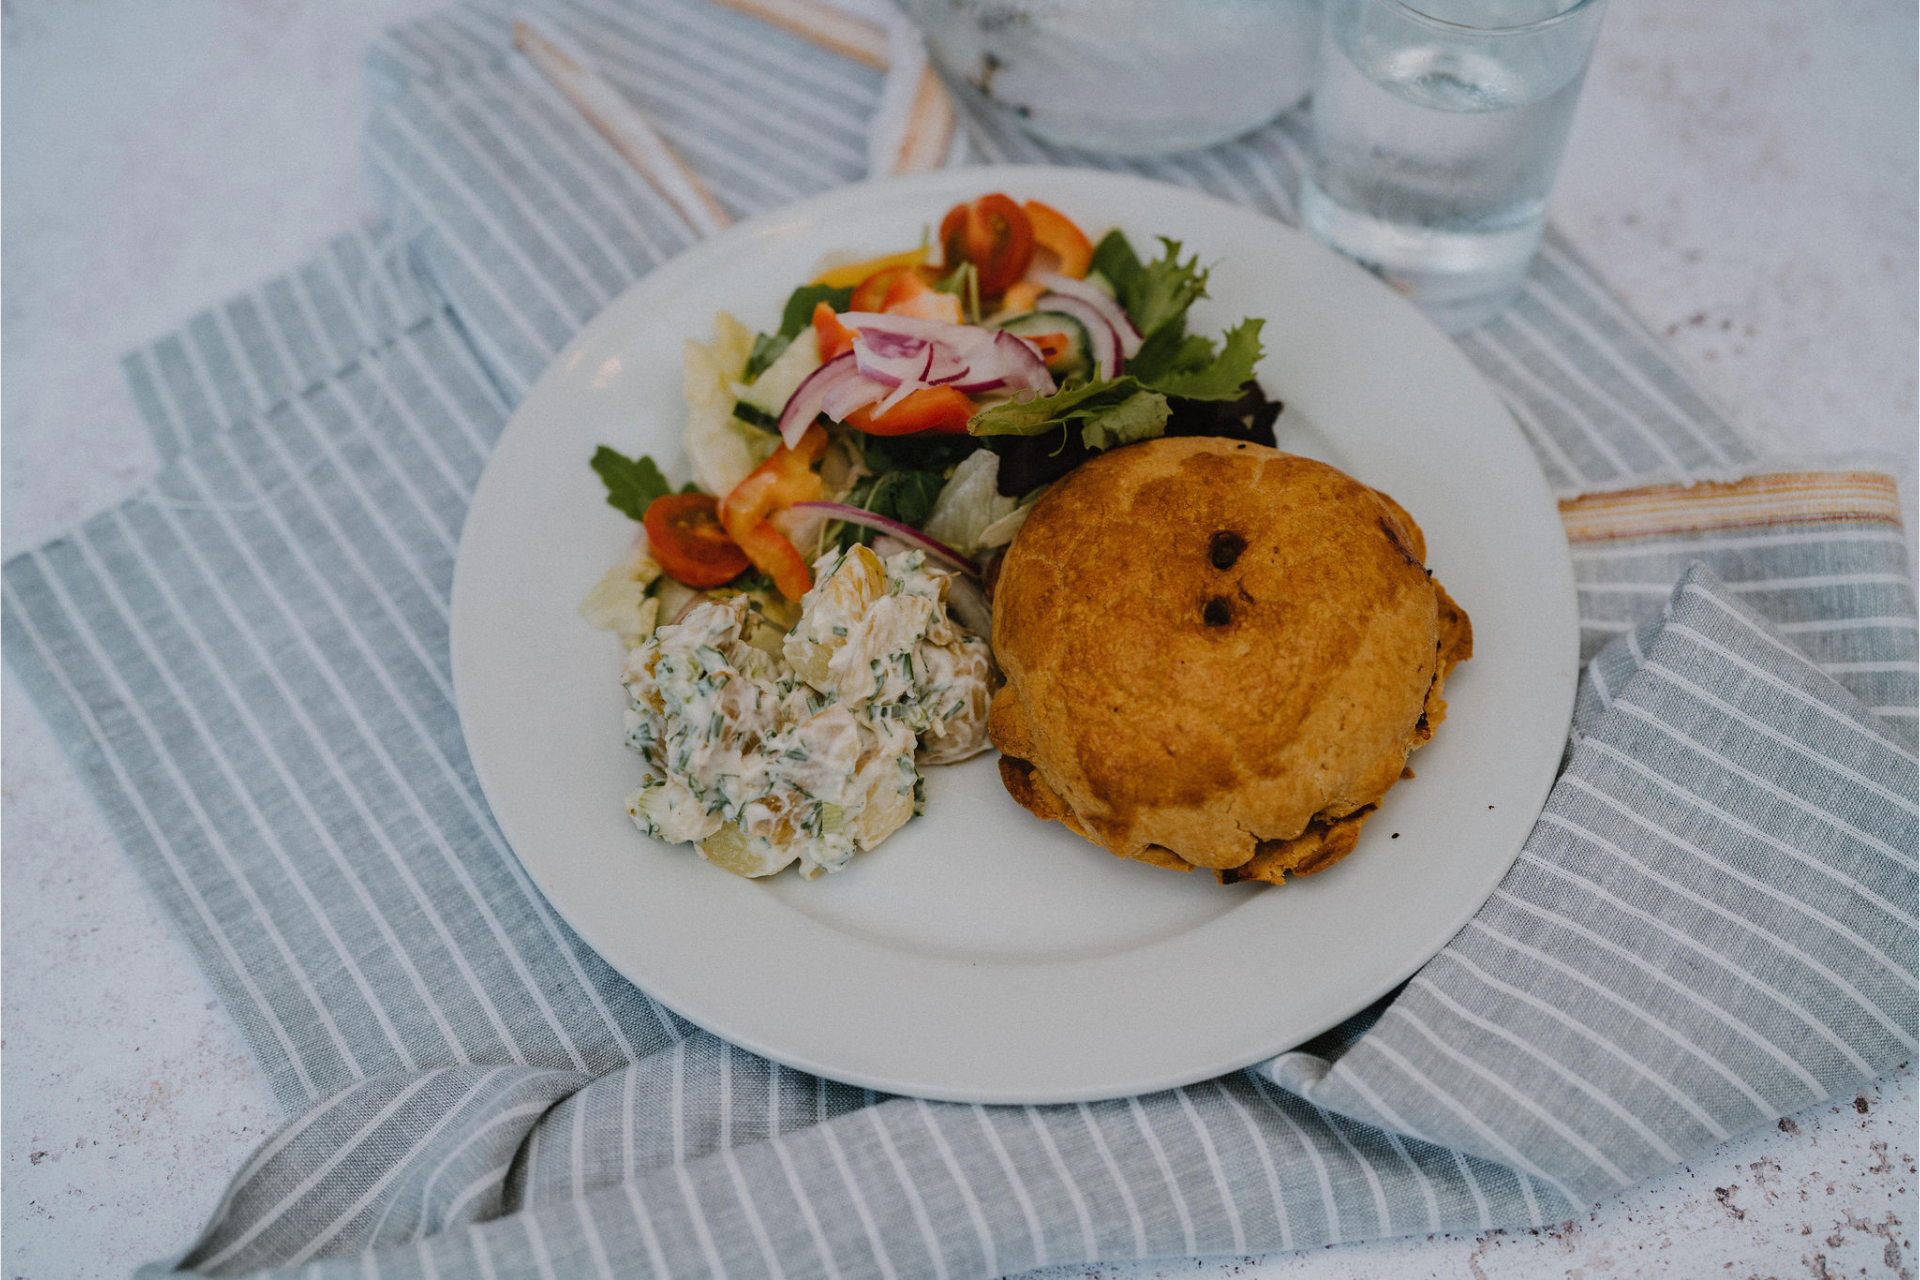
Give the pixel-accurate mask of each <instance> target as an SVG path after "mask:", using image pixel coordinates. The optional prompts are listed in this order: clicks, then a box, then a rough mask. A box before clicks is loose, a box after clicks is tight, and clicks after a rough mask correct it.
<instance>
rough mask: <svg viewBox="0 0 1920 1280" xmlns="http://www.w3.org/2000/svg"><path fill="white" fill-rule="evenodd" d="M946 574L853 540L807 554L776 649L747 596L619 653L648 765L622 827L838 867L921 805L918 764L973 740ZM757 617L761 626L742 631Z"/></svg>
mask: <svg viewBox="0 0 1920 1280" xmlns="http://www.w3.org/2000/svg"><path fill="white" fill-rule="evenodd" d="M951 581H952V579H951V576H950V575H948V574H946V573H944V572H939V571H935V570H931V569H929V568H928V567H927V565H926V562H925V558H924V557H923V556H922V555H921V553H920V552H918V551H909V552H902V553H900V554H898V555H895V556H893V557H892V558H890V559H888V560H886V561H882V560H881V559H880V557H879V556H877V555H875V554H874V552H873V551H872V550H871V549H870V548H867V547H861V546H856V547H854V548H853V549H852V550H851V551H849V552H847V553H845V554H844V555H843V554H842V553H840V552H838V551H832V552H829V553H828V554H826V555H825V556H822V557H821V558H820V560H819V562H818V563H817V564H816V565H815V566H814V586H813V589H812V590H811V591H809V592H808V593H807V595H806V598H805V599H804V600H803V601H802V602H801V616H800V621H799V622H798V623H796V624H795V625H794V627H793V629H792V630H791V631H789V632H787V633H786V635H785V637H784V638H783V639H782V641H781V643H780V646H779V649H780V651H779V653H778V654H773V653H769V652H768V651H767V650H768V649H769V648H771V647H772V646H771V644H769V643H768V642H767V641H765V640H762V641H761V643H762V645H763V646H765V647H761V648H756V647H755V646H754V645H753V644H751V643H749V637H752V638H753V639H760V638H761V636H762V635H765V634H766V628H765V627H764V625H763V620H762V619H761V618H759V617H758V616H757V615H756V614H755V612H754V610H753V607H752V605H751V604H750V603H749V601H748V600H747V599H746V597H744V596H736V597H734V598H732V599H730V600H723V601H710V602H707V603H703V604H700V605H696V606H695V607H694V608H693V609H692V610H691V611H689V612H688V613H687V615H686V617H685V618H683V619H682V620H681V621H680V622H679V623H678V624H676V625H672V626H665V627H661V628H660V629H659V630H657V631H655V632H654V633H653V635H652V636H651V637H649V638H648V639H646V640H645V641H644V642H642V643H641V644H640V645H639V646H638V647H637V648H635V649H633V650H632V651H631V653H630V654H629V655H628V658H627V665H626V670H625V672H624V674H623V676H622V683H623V684H624V685H625V686H626V689H627V693H628V696H629V698H630V699H631V701H630V705H629V709H628V713H627V745H628V746H630V747H632V748H633V749H634V750H635V751H637V752H639V753H640V755H641V756H642V757H643V758H644V759H645V760H646V762H647V765H648V769H649V775H648V777H647V778H646V780H645V781H644V782H643V783H642V784H641V786H640V789H639V790H637V791H635V792H634V793H633V794H632V795H631V796H629V797H628V799H627V812H628V814H629V815H631V816H632V818H633V821H634V824H635V825H636V826H638V827H639V828H640V829H641V830H642V831H644V832H646V833H647V834H648V835H651V836H655V837H657V838H659V839H661V840H666V841H669V842H673V843H679V842H683V841H691V842H693V843H694V844H695V845H696V846H697V847H698V848H699V850H700V853H701V856H702V857H705V858H706V859H707V860H708V861H710V862H713V863H715V864H717V865H719V866H722V867H725V868H726V869H727V870H729V871H732V872H734V873H735V874H737V875H743V876H764V875H772V874H773V873H775V872H777V871H780V870H781V869H783V868H785V867H787V866H789V865H791V864H792V863H794V862H796V861H797V862H798V863H799V864H800V871H801V874H802V875H804V876H807V877H808V878H812V877H813V876H816V875H819V874H820V873H821V872H822V871H837V870H839V869H840V868H841V867H843V866H845V865H846V864H847V862H848V861H849V860H850V859H851V858H852V857H853V855H854V854H855V853H856V852H858V851H860V850H864V849H871V848H873V847H874V846H875V845H877V844H879V843H880V842H881V841H882V840H885V839H886V838H887V837H888V836H889V835H891V834H893V832H895V831H897V830H898V829H899V828H900V827H901V826H902V825H903V824H904V823H905V822H906V821H907V819H909V818H911V817H912V816H913V815H914V814H915V813H917V812H918V811H919V808H920V800H919V796H920V793H921V788H920V781H921V779H920V772H919V769H918V767H917V764H916V759H915V757H916V753H917V755H918V758H919V763H925V764H945V763H950V762H952V761H956V760H963V759H965V758H967V757H968V756H971V755H974V754H976V753H977V752H979V751H981V750H982V749H984V748H985V747H986V745H987V731H986V725H987V703H988V698H989V695H990V694H991V692H992V690H991V684H990V682H991V679H992V671H993V665H992V660H991V657H990V654H989V651H988V647H987V643H986V641H984V640H982V639H981V638H980V637H978V636H975V635H971V634H968V633H966V632H964V631H962V630H960V629H959V628H957V627H955V626H954V625H953V623H952V621H951V620H950V619H949V618H948V617H947V610H946V596H947V590H948V587H949V585H950V583H951ZM756 630H758V631H759V632H760V635H756V634H755V632H756Z"/></svg>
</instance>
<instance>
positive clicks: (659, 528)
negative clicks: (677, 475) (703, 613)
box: [644, 493, 749, 588]
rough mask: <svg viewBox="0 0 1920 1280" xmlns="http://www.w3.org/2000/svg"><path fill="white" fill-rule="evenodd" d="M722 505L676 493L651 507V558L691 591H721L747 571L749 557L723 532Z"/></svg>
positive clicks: (699, 495) (648, 520)
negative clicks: (700, 588)
mask: <svg viewBox="0 0 1920 1280" xmlns="http://www.w3.org/2000/svg"><path fill="white" fill-rule="evenodd" d="M719 505H720V504H719V503H717V502H715V501H714V500H713V498H712V497H711V496H710V495H708V494H704V493H672V494H668V495H667V496H666V497H664V498H655V499H654V500H653V501H652V502H650V503H648V504H647V515H646V519H645V521H644V523H645V524H646V526H647V542H648V543H649V545H650V549H651V550H652V552H653V558H654V559H655V560H657V561H659V562H660V567H661V568H662V569H665V570H666V571H667V576H668V577H671V578H674V579H677V580H678V581H680V582H684V583H686V584H687V585H688V586H690V587H702V588H704V587H717V586H720V585H721V584H722V583H725V582H731V581H732V580H733V579H735V578H737V577H739V576H740V575H741V574H743V573H745V572H746V571H747V565H748V563H749V562H748V560H747V555H746V552H744V551H742V550H741V549H740V548H739V547H738V546H736V545H735V544H734V541H733V539H732V538H730V537H728V536H727V531H726V530H725V529H724V528H722V527H721V524H720V515H719Z"/></svg>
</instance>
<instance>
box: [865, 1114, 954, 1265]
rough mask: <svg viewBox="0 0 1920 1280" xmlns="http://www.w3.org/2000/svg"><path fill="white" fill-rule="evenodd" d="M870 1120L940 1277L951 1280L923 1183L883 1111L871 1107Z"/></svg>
mask: <svg viewBox="0 0 1920 1280" xmlns="http://www.w3.org/2000/svg"><path fill="white" fill-rule="evenodd" d="M863 1114H865V1116H866V1117H867V1123H868V1124H869V1125H870V1126H872V1128H873V1132H874V1134H875V1136H877V1137H878V1138H879V1139H880V1150H881V1153H882V1154H884V1155H885V1156H886V1158H887V1163H888V1164H889V1165H891V1166H892V1167H893V1172H894V1176H895V1177H897V1178H898V1179H899V1186H900V1190H901V1191H903V1192H904V1193H906V1197H907V1210H908V1212H909V1213H911V1214H912V1215H913V1223H914V1226H915V1227H917V1228H918V1229H919V1231H920V1238H921V1240H922V1241H924V1242H925V1244H926V1247H927V1257H928V1259H929V1260H930V1261H931V1262H932V1263H933V1274H934V1276H935V1278H936V1280H947V1257H946V1250H945V1249H943V1248H942V1247H941V1245H940V1236H939V1234H938V1233H937V1232H935V1231H934V1229H933V1220H932V1219H931V1218H930V1217H929V1216H928V1215H927V1202H926V1198H925V1197H924V1196H922V1195H921V1194H920V1184H919V1183H918V1182H917V1181H915V1180H914V1176H913V1172H912V1170H910V1169H908V1168H907V1164H906V1161H904V1160H902V1159H901V1158H900V1151H899V1148H897V1147H895V1146H894V1144H893V1136H892V1135H891V1134H889V1133H888V1132H887V1126H886V1122H885V1121H884V1120H882V1119H881V1118H880V1110H879V1108H877V1107H873V1106H869V1107H867V1108H866V1110H865V1112H864V1113H863Z"/></svg>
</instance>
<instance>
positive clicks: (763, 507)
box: [720, 424, 827, 600]
mask: <svg viewBox="0 0 1920 1280" xmlns="http://www.w3.org/2000/svg"><path fill="white" fill-rule="evenodd" d="M826 452H827V433H826V432H825V431H822V430H821V429H820V427H819V425H818V424H815V425H814V426H811V427H808V428H807V432H806V434H805V435H803V436H802V437H800V444H799V446H798V447H797V448H793V449H789V448H787V446H786V445H784V444H783V445H781V446H780V447H779V448H778V449H775V450H774V451H773V456H772V457H770V458H768V459H767V460H766V461H765V462H763V463H761V464H760V465H759V466H757V467H755V468H754V469H753V470H752V471H751V472H749V473H748V475H747V478H746V479H744V480H742V481H741V482H740V483H739V484H737V485H735V486H734V487H733V491H732V492H731V493H729V494H727V496H726V497H725V498H723V499H721V502H720V523H721V524H722V525H724V526H725V527H726V531H727V533H728V535H729V536H731V537H732V539H733V540H734V541H735V542H736V543H738V544H739V546H740V549H741V550H742V551H743V552H745V553H746V556H747V559H749V560H751V561H752V562H753V564H754V567H755V568H757V569H759V570H760V571H761V572H762V573H764V574H766V575H767V576H768V577H770V578H772V579H773V585H774V586H776V587H778V588H780V594H781V595H783V596H785V597H786V598H787V599H789V600H798V599H799V598H800V597H801V596H804V595H805V594H807V589H808V588H809V587H811V586H812V585H813V575H812V573H810V572H809V571H808V569H807V562H806V560H805V559H803V558H802V557H801V555H800V552H799V551H798V550H796V549H795V548H794V545H793V544H792V543H791V542H789V541H787V538H786V535H785V534H783V533H781V532H780V531H779V530H778V529H776V528H774V527H773V525H771V524H770V523H768V521H767V516H768V515H770V514H771V513H773V512H775V511H778V510H779V509H780V508H782V507H790V506H792V505H793V504H794V503H796V502H811V501H813V500H814V499H815V498H818V497H819V496H820V476H819V473H818V472H816V471H814V469H813V464H814V463H816V462H818V461H820V459H821V457H822V456H823V455H825V453H826Z"/></svg>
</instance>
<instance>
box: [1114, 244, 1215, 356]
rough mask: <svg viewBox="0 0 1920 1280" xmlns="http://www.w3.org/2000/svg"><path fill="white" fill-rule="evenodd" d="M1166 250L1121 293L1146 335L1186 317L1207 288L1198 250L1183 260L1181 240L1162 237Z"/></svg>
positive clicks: (1129, 312)
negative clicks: (1188, 309) (1181, 257)
mask: <svg viewBox="0 0 1920 1280" xmlns="http://www.w3.org/2000/svg"><path fill="white" fill-rule="evenodd" d="M1160 243H1161V244H1163V245H1165V246H1166V253H1165V254H1164V255H1162V256H1161V257H1159V258H1156V259H1154V260H1153V261H1152V262H1149V263H1148V264H1146V266H1144V267H1142V268H1141V269H1140V273H1139V274H1138V275H1137V276H1135V277H1134V278H1133V280H1132V282H1131V283H1130V284H1129V285H1128V286H1127V288H1126V289H1125V290H1124V291H1123V292H1121V293H1120V294H1119V295H1118V296H1119V298H1120V305H1121V306H1122V307H1125V308H1126V311H1127V317H1128V318H1129V319H1131V320H1132V321H1133V327H1134V328H1136V329H1138V330H1139V331H1140V333H1141V335H1142V336H1143V337H1151V336H1152V335H1153V334H1155V333H1157V332H1158V331H1159V330H1160V329H1161V328H1162V327H1163V326H1165V325H1167V324H1170V323H1172V322H1173V321H1176V320H1180V321H1184V320H1185V319H1186V315H1187V308H1188V307H1191V306H1192V305H1193V304H1194V302H1195V301H1197V300H1198V299H1200V298H1202V297H1204V296H1205V295H1206V292H1207V275H1208V273H1207V271H1206V270H1204V269H1203V268H1202V267H1201V266H1200V257H1199V255H1198V254H1195V255H1194V256H1193V257H1191V258H1189V259H1187V260H1186V261H1185V262H1182V261H1180V242H1179V241H1178V240H1169V239H1168V238H1167V237H1165V236H1161V237H1160Z"/></svg>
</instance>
